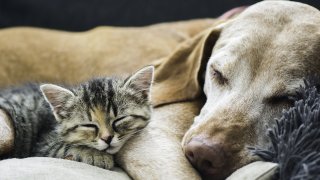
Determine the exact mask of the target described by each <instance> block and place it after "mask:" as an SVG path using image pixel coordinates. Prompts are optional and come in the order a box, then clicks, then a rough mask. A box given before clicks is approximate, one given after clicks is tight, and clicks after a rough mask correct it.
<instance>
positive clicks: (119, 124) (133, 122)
mask: <svg viewBox="0 0 320 180" xmlns="http://www.w3.org/2000/svg"><path fill="white" fill-rule="evenodd" d="M147 123H148V121H147V118H145V117H143V116H139V115H130V116H124V117H121V118H118V119H116V120H115V121H113V123H112V128H113V130H114V131H115V132H118V133H126V132H128V131H132V130H139V129H141V128H144V127H145V126H146V124H147Z"/></svg>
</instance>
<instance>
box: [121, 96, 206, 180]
mask: <svg viewBox="0 0 320 180" xmlns="http://www.w3.org/2000/svg"><path fill="white" fill-rule="evenodd" d="M200 107H201V103H199V102H184V103H176V104H171V105H165V106H162V107H158V108H155V110H154V113H153V116H152V119H151V122H150V124H149V125H148V126H147V128H146V129H145V130H144V131H142V132H141V133H140V134H138V135H137V136H135V137H133V138H132V139H130V140H129V141H128V143H127V144H126V145H125V146H124V147H123V148H122V150H121V151H120V152H119V153H118V155H117V156H116V161H117V163H118V164H120V166H121V167H122V168H124V170H125V171H127V173H129V175H130V176H131V177H132V178H133V179H175V180H176V179H200V177H199V175H198V173H197V172H196V170H194V169H193V168H192V166H191V165H190V163H189V162H188V160H187V159H186V157H185V155H184V153H183V151H182V148H181V139H182V137H183V135H184V133H185V132H186V131H187V129H188V128H189V127H190V125H191V124H192V122H193V118H194V116H195V115H197V114H198V113H199V109H200Z"/></svg>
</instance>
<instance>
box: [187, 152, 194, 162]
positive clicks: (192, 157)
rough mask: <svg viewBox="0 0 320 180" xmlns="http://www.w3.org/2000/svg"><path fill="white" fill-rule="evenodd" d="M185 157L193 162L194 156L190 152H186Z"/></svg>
mask: <svg viewBox="0 0 320 180" xmlns="http://www.w3.org/2000/svg"><path fill="white" fill-rule="evenodd" d="M186 156H187V158H188V160H189V161H193V159H194V154H193V152H192V151H187V152H186Z"/></svg>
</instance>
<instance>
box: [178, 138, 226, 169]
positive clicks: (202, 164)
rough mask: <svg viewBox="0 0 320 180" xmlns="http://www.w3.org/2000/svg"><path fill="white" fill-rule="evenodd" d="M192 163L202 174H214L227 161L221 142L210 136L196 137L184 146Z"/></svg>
mask: <svg viewBox="0 0 320 180" xmlns="http://www.w3.org/2000/svg"><path fill="white" fill-rule="evenodd" d="M184 150H185V154H186V156H187V158H188V160H189V161H190V162H191V164H192V165H193V166H194V167H195V168H196V169H198V170H199V172H200V173H201V174H202V175H214V174H216V173H218V171H219V169H220V168H221V167H223V165H224V164H225V161H226V157H225V153H224V151H223V147H222V144H221V143H218V142H216V141H212V140H211V139H208V138H201V137H194V138H192V139H191V140H190V141H189V143H188V144H186V145H185V147H184Z"/></svg>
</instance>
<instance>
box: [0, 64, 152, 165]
mask: <svg viewBox="0 0 320 180" xmlns="http://www.w3.org/2000/svg"><path fill="white" fill-rule="evenodd" d="M152 80H153V67H151V66H149V67H145V68H143V69H141V70H139V71H138V72H136V73H135V74H134V75H132V76H130V77H129V78H127V79H121V78H95V79H92V80H90V81H88V82H85V83H83V84H80V85H78V86H75V87H62V86H57V85H52V84H43V85H40V84H28V85H24V86H21V87H15V88H8V89H5V90H2V91H0V108H1V109H3V110H5V111H6V112H7V114H8V115H9V116H10V118H11V119H12V120H13V122H14V128H15V142H14V150H13V152H12V153H11V154H10V157H18V158H24V157H30V156H44V157H55V158H65V159H72V160H75V161H79V162H85V163H88V164H91V165H95V166H98V167H102V168H106V169H110V168H112V167H113V164H114V163H113V156H112V154H115V153H117V152H118V151H119V150H120V148H121V147H122V146H123V145H124V144H125V142H126V141H127V140H128V139H129V138H130V137H132V136H133V135H134V134H136V133H138V132H139V131H140V130H142V129H143V128H144V127H145V126H146V125H147V124H148V121H149V119H150V116H151V112H152V109H151V104H150V88H151V84H152Z"/></svg>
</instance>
